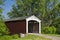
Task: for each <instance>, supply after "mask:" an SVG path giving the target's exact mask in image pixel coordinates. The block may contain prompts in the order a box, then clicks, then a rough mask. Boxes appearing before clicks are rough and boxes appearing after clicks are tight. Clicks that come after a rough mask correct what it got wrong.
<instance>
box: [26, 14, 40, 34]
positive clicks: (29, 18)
mask: <svg viewBox="0 0 60 40" xmlns="http://www.w3.org/2000/svg"><path fill="white" fill-rule="evenodd" d="M30 20H35V21H37V22H38V23H39V33H40V34H41V20H40V19H38V18H37V17H36V16H34V15H33V16H31V17H28V18H26V33H28V22H29V21H30Z"/></svg>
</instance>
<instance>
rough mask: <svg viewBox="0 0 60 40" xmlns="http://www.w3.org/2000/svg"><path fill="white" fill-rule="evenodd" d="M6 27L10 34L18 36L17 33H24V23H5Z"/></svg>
mask: <svg viewBox="0 0 60 40" xmlns="http://www.w3.org/2000/svg"><path fill="white" fill-rule="evenodd" d="M5 24H6V26H7V27H8V29H9V31H10V34H19V33H26V21H25V20H20V21H9V22H5Z"/></svg>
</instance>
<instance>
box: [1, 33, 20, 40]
mask: <svg viewBox="0 0 60 40" xmlns="http://www.w3.org/2000/svg"><path fill="white" fill-rule="evenodd" d="M18 38H19V37H18V35H17V34H14V35H3V36H0V40H12V39H18Z"/></svg>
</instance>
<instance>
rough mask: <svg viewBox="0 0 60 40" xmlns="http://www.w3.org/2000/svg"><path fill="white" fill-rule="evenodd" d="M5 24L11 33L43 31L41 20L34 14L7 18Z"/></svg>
mask: <svg viewBox="0 0 60 40" xmlns="http://www.w3.org/2000/svg"><path fill="white" fill-rule="evenodd" d="M5 24H6V26H7V28H8V29H9V32H10V34H19V33H41V20H40V19H39V18H37V17H36V16H34V15H32V16H28V17H18V18H13V19H7V20H5Z"/></svg>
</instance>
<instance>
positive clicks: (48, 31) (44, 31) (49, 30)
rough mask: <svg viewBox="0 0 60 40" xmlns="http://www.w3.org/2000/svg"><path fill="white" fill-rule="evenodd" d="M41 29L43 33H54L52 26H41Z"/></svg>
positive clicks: (54, 29)
mask: <svg viewBox="0 0 60 40" xmlns="http://www.w3.org/2000/svg"><path fill="white" fill-rule="evenodd" d="M42 31H43V33H45V34H55V33H56V28H55V27H54V26H51V27H49V26H47V27H45V28H43V30H42Z"/></svg>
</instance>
